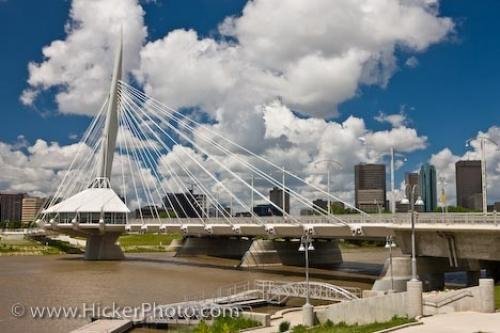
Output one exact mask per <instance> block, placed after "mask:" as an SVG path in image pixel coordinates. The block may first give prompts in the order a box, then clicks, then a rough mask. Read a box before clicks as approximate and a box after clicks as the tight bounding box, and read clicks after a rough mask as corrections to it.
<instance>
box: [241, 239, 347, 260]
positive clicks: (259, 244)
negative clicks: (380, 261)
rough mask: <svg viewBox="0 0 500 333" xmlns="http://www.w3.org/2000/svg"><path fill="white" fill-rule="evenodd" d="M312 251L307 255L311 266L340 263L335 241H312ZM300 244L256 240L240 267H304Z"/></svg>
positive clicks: (340, 256)
mask: <svg viewBox="0 0 500 333" xmlns="http://www.w3.org/2000/svg"><path fill="white" fill-rule="evenodd" d="M313 244H314V251H311V252H310V253H309V264H310V265H311V266H313V267H314V266H316V267H319V266H331V265H337V264H341V263H342V253H341V252H340V249H339V246H338V243H337V241H336V240H330V241H319V240H317V241H314V243H313ZM299 246H300V243H299V242H296V241H278V240H268V239H256V240H254V241H253V242H252V245H251V246H250V248H249V249H248V251H247V252H246V253H245V255H244V256H243V258H242V260H241V264H240V265H241V266H242V267H258V266H272V265H287V266H300V267H303V266H304V265H305V259H304V255H303V254H302V253H301V252H299Z"/></svg>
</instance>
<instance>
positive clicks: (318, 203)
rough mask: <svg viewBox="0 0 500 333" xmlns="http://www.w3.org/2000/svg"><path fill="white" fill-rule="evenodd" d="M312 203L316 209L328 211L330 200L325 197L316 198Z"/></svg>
mask: <svg viewBox="0 0 500 333" xmlns="http://www.w3.org/2000/svg"><path fill="white" fill-rule="evenodd" d="M312 204H313V207H314V208H315V209H318V210H320V211H322V212H328V201H326V200H323V199H316V200H313V202H312Z"/></svg>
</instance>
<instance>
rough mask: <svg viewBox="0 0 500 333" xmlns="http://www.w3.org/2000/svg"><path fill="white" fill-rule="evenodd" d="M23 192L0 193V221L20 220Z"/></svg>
mask: <svg viewBox="0 0 500 333" xmlns="http://www.w3.org/2000/svg"><path fill="white" fill-rule="evenodd" d="M23 198H24V193H11V192H2V193H0V221H1V222H6V221H9V222H20V221H21V217H22V208H23Z"/></svg>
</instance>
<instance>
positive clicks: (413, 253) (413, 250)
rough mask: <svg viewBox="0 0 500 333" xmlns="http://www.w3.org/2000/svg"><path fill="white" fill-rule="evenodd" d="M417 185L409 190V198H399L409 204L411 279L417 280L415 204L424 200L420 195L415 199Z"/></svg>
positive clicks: (418, 204)
mask: <svg viewBox="0 0 500 333" xmlns="http://www.w3.org/2000/svg"><path fill="white" fill-rule="evenodd" d="M409 186H410V185H409V184H406V188H405V192H406V189H408V187H409ZM416 188H417V185H413V186H412V187H411V191H410V200H408V198H404V199H403V200H401V203H403V204H405V205H407V204H410V212H411V281H418V278H417V257H416V244H415V243H416V242H415V205H417V206H422V205H423V204H424V202H423V201H422V198H421V197H418V199H417V201H415V200H414V199H415V191H416Z"/></svg>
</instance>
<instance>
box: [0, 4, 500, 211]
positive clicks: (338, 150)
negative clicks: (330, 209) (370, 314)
mask: <svg viewBox="0 0 500 333" xmlns="http://www.w3.org/2000/svg"><path fill="white" fill-rule="evenodd" d="M499 10H500V3H498V1H494V0H489V1H481V2H480V3H472V2H470V1H455V0H447V1H437V0H356V1H353V0H334V1H332V0H313V1H303V0H286V1H276V0H254V1H243V0H231V1H228V0H182V1H180V0H149V1H145V0H144V1H139V0H71V1H70V0H68V1H29V0H6V1H0V28H1V29H2V31H3V33H2V34H1V35H0V44H1V45H2V52H1V53H0V60H1V61H0V69H1V72H2V78H1V80H0V84H1V89H0V98H1V101H2V102H1V104H0V108H1V111H2V115H3V121H2V123H1V125H0V126H1V127H0V128H1V130H0V168H1V172H0V189H1V190H7V189H8V190H19V191H27V192H33V193H50V192H51V191H53V190H54V189H55V187H56V186H57V183H58V182H59V181H60V178H61V175H62V174H63V170H64V169H65V168H66V167H67V166H68V165H69V163H70V162H71V157H72V156H73V155H74V153H75V150H76V147H77V146H76V143H77V142H78V140H79V139H80V137H81V135H82V133H83V132H84V130H85V128H86V127H87V126H88V124H89V122H90V121H91V118H90V116H92V115H94V114H95V113H96V112H97V111H98V109H99V106H100V105H101V104H102V102H103V98H104V95H105V92H106V88H107V86H108V85H109V78H110V72H111V64H112V59H113V51H114V47H115V45H116V40H117V36H118V35H119V31H120V27H121V26H123V30H124V53H125V70H126V72H127V80H128V81H129V82H130V83H132V84H134V85H135V86H137V87H138V88H140V89H142V90H144V91H145V92H146V93H148V94H149V95H151V96H154V97H156V98H157V99H159V100H161V101H162V102H164V103H165V104H167V105H169V106H171V107H175V108H184V109H190V110H196V112H195V113H196V116H199V119H205V120H207V121H209V123H210V124H209V125H207V126H210V127H212V128H213V129H215V130H217V131H219V132H221V133H223V134H224V135H225V136H227V137H229V138H231V139H233V140H235V141H237V142H238V143H240V144H242V145H244V146H245V147H247V148H249V149H251V150H253V151H255V152H257V153H259V154H263V155H266V156H268V157H270V158H272V159H273V160H274V161H276V162H279V163H282V164H284V165H288V166H290V168H291V169H293V170H294V171H295V172H298V173H301V174H303V175H310V179H309V180H310V181H311V182H314V183H317V184H322V183H324V176H322V175H321V174H318V173H321V170H317V168H315V167H314V165H315V164H314V162H315V161H317V160H322V159H335V160H337V161H339V162H341V163H342V164H343V165H344V168H343V170H341V171H337V172H336V175H335V177H334V178H333V183H334V188H335V191H336V192H337V194H338V195H339V196H341V197H342V198H343V199H345V200H348V201H350V200H352V190H353V165H354V164H357V163H359V162H377V161H378V162H380V161H387V157H386V156H385V154H386V152H387V151H388V150H389V149H390V147H391V146H393V147H395V149H396V150H397V151H398V152H400V153H402V154H404V155H405V157H406V158H407V161H406V162H403V161H399V162H398V163H397V165H398V171H397V183H398V186H399V184H400V183H401V181H402V179H403V177H404V173H405V172H407V171H414V170H416V169H417V168H419V166H420V165H421V164H422V163H424V162H428V161H430V162H432V163H433V164H435V165H436V167H437V168H438V173H439V176H442V177H445V178H446V181H447V184H448V185H447V187H448V193H449V197H450V199H451V200H453V198H454V186H455V185H454V163H455V161H457V160H458V159H460V158H470V159H474V158H477V157H478V156H479V155H478V141H477V140H474V141H473V142H472V148H471V150H470V152H467V151H466V148H465V141H466V140H467V139H469V138H477V137H478V136H479V135H482V134H487V135H489V136H490V137H491V138H492V139H494V140H496V141H497V142H500V127H499V126H500V98H499V96H500V94H499V93H498V92H499V91H500V62H498V59H499V58H500V43H498V42H497V36H498V35H499V33H500V22H499V21H498V20H497V17H496V13H498V12H499ZM359 137H364V138H365V139H366V140H365V144H362V143H361V142H360V141H359V140H358V138H359ZM384 156H385V157H384ZM487 157H488V164H487V167H488V176H489V184H488V185H489V189H490V201H500V186H499V184H500V152H498V151H495V148H494V147H493V146H488V150H487ZM450 203H453V201H451V202H450Z"/></svg>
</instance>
